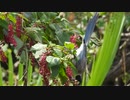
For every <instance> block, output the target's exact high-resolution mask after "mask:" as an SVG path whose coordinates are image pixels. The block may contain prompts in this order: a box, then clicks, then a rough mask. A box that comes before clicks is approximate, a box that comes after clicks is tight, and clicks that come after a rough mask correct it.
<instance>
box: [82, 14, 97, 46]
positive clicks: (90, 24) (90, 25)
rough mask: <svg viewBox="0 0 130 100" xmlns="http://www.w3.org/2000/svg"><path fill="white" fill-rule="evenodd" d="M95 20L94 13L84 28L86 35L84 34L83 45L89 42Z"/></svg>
mask: <svg viewBox="0 0 130 100" xmlns="http://www.w3.org/2000/svg"><path fill="white" fill-rule="evenodd" d="M97 19H98V12H96V13H95V15H94V16H93V18H92V19H91V20H90V21H89V22H88V25H87V28H86V33H85V36H84V39H83V41H84V43H85V44H86V43H87V42H88V41H89V39H90V36H91V35H92V33H93V30H94V27H95V24H96V21H97Z"/></svg>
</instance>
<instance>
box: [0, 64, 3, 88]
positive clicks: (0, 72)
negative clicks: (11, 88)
mask: <svg viewBox="0 0 130 100" xmlns="http://www.w3.org/2000/svg"><path fill="white" fill-rule="evenodd" d="M2 76H3V75H2V66H1V63H0V86H3V77H2Z"/></svg>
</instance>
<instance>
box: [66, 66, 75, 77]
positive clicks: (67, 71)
mask: <svg viewBox="0 0 130 100" xmlns="http://www.w3.org/2000/svg"><path fill="white" fill-rule="evenodd" d="M66 75H67V76H68V78H69V79H71V78H72V76H73V72H72V69H71V67H70V66H67V67H66Z"/></svg>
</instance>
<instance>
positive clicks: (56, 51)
mask: <svg viewBox="0 0 130 100" xmlns="http://www.w3.org/2000/svg"><path fill="white" fill-rule="evenodd" d="M53 50H54V52H55V53H56V54H57V56H59V57H62V55H63V54H62V52H61V50H59V49H56V48H54V49H53Z"/></svg>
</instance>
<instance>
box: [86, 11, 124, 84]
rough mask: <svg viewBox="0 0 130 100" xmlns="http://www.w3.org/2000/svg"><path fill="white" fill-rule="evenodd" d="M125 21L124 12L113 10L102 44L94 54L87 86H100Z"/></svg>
mask: <svg viewBox="0 0 130 100" xmlns="http://www.w3.org/2000/svg"><path fill="white" fill-rule="evenodd" d="M124 21H125V14H124V12H113V13H111V17H110V20H109V23H108V25H107V27H106V29H105V35H104V40H103V44H102V46H101V48H100V50H99V52H98V54H97V56H96V59H95V61H94V63H93V66H92V71H91V73H90V80H89V81H88V83H87V86H101V85H102V83H103V81H104V79H105V77H106V75H107V73H108V71H109V69H110V67H111V65H112V62H113V60H114V57H115V55H116V52H117V49H118V46H119V42H120V37H121V32H122V29H123V25H124Z"/></svg>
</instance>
